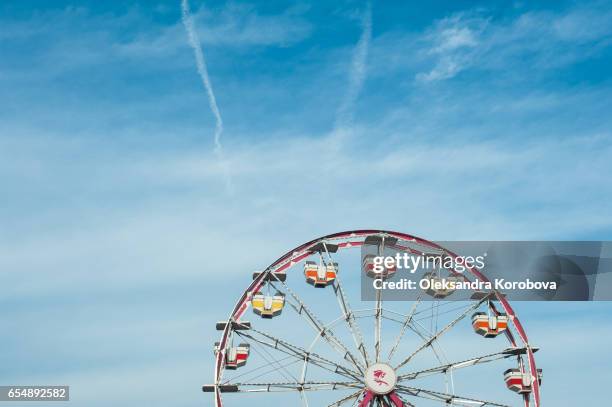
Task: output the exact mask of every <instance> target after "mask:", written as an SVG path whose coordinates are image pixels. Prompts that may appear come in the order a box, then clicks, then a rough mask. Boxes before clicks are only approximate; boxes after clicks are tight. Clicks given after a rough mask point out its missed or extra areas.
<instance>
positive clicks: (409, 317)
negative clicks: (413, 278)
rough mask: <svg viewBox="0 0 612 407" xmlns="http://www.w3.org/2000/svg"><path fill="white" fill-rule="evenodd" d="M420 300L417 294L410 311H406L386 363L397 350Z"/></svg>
mask: <svg viewBox="0 0 612 407" xmlns="http://www.w3.org/2000/svg"><path fill="white" fill-rule="evenodd" d="M420 302H421V296H420V295H419V297H418V298H417V299H416V301H415V302H414V304H412V308H411V309H410V312H409V313H408V315H407V316H406V319H405V320H404V323H403V324H402V328H401V330H400V333H399V334H398V335H397V339H396V340H395V342H394V344H393V347H392V348H391V350H390V351H389V356H387V363H390V362H391V358H392V357H393V354H394V353H395V351H396V350H397V347H398V346H399V344H400V342H401V341H402V338H403V336H404V334H405V333H406V330H407V329H408V326H409V325H410V324H411V323H412V318H414V315H415V312H416V310H417V308H418V306H419V304H420Z"/></svg>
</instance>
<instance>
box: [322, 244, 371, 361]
mask: <svg viewBox="0 0 612 407" xmlns="http://www.w3.org/2000/svg"><path fill="white" fill-rule="evenodd" d="M323 249H324V251H325V254H326V255H327V258H328V260H329V261H330V262H331V263H332V264H333V263H334V259H333V258H332V256H331V254H330V252H329V250H328V248H327V244H325V242H323ZM332 288H333V291H334V294H335V295H336V299H337V300H338V305H340V310H341V312H342V316H343V319H344V320H345V321H346V323H347V325H348V328H349V330H350V332H351V336H352V337H353V341H354V342H355V346H356V347H357V349H358V350H359V353H361V356H362V358H363V363H364V366H368V365H369V364H370V361H369V357H368V351H367V350H366V347H365V345H364V341H363V335H362V334H361V330H360V329H359V325H358V324H357V320H356V319H355V314H354V313H353V310H352V309H351V306H350V305H349V302H348V300H347V299H346V295H345V294H344V289H343V288H342V284H341V282H340V277H339V276H338V275H336V279H335V280H334V282H333V284H332Z"/></svg>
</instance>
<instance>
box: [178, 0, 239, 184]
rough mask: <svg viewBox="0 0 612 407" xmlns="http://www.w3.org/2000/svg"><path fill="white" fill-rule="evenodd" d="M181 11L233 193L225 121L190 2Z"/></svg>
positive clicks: (221, 160) (219, 156) (219, 154)
mask: <svg viewBox="0 0 612 407" xmlns="http://www.w3.org/2000/svg"><path fill="white" fill-rule="evenodd" d="M181 11H182V19H183V25H184V26H185V30H186V31H187V36H188V38H189V45H191V48H192V49H193V53H194V56H195V60H196V66H197V68H198V74H199V75H200V79H201V80H202V85H203V86H204V89H205V90H206V95H207V96H208V104H209V106H210V110H211V111H212V113H213V115H214V116H215V133H214V143H215V148H214V152H215V155H216V156H217V157H218V159H219V161H220V162H221V165H222V167H223V172H224V176H225V180H226V185H227V188H228V190H229V191H231V190H232V189H233V187H232V180H231V176H230V172H229V166H228V165H227V163H225V162H224V157H223V145H222V144H221V135H222V134H223V119H222V118H221V112H220V111H219V106H218V104H217V99H216V97H215V93H214V91H213V87H212V83H211V82H210V77H209V75H208V69H207V67H206V60H205V59H204V52H203V51H202V44H201V43H200V38H199V37H198V33H197V32H196V29H195V27H194V24H193V19H192V18H191V13H190V11H189V1H188V0H182V3H181Z"/></svg>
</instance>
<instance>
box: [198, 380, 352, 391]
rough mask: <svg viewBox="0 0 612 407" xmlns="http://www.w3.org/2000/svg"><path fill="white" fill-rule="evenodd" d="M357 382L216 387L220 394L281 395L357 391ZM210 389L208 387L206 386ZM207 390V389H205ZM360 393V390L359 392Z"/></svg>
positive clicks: (247, 384) (254, 384)
mask: <svg viewBox="0 0 612 407" xmlns="http://www.w3.org/2000/svg"><path fill="white" fill-rule="evenodd" d="M362 386H363V384H362V383H359V382H304V383H290V382H287V383H235V384H226V385H220V386H218V387H219V389H220V391H221V393H282V392H305V391H308V392H316V391H332V390H350V389H358V388H361V387H362ZM208 387H210V386H208ZM205 390H208V389H205ZM360 392H361V390H360Z"/></svg>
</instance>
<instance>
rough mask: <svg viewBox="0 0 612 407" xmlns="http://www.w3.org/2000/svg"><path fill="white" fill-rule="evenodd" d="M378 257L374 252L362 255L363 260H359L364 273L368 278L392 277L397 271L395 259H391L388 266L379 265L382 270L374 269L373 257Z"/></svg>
mask: <svg viewBox="0 0 612 407" xmlns="http://www.w3.org/2000/svg"><path fill="white" fill-rule="evenodd" d="M376 257H378V256H376V255H374V254H366V255H365V256H363V260H362V261H361V267H362V270H363V271H364V272H365V273H366V275H367V276H368V277H370V278H382V279H386V278H389V277H392V276H393V275H394V274H395V272H396V271H397V265H396V264H395V261H393V265H392V266H390V267H385V265H384V264H383V265H381V267H382V270H375V267H374V259H375V258H376Z"/></svg>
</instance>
